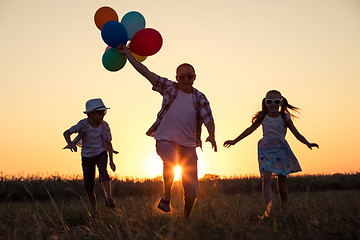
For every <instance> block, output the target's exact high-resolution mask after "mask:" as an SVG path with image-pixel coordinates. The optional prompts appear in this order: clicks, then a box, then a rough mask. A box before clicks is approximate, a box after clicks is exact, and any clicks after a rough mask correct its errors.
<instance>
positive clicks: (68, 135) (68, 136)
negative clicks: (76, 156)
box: [63, 130, 77, 152]
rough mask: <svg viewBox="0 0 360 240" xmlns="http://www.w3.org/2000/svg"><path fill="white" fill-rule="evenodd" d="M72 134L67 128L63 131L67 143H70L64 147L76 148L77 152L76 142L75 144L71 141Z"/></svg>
mask: <svg viewBox="0 0 360 240" xmlns="http://www.w3.org/2000/svg"><path fill="white" fill-rule="evenodd" d="M71 134H72V133H71V132H70V131H69V130H66V131H65V132H64V133H63V135H64V138H65V141H66V143H67V144H68V145H67V146H66V147H64V149H67V148H69V149H70V150H71V151H73V150H74V151H75V152H77V147H76V144H73V143H72V142H71V138H70V136H71Z"/></svg>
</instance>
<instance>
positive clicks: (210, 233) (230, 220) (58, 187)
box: [0, 173, 360, 239]
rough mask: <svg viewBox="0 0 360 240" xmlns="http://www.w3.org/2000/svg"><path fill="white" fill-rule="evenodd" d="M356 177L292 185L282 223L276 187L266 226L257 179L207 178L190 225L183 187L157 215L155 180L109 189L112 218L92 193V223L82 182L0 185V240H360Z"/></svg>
mask: <svg viewBox="0 0 360 240" xmlns="http://www.w3.org/2000/svg"><path fill="white" fill-rule="evenodd" d="M359 175H360V174H359V173H356V174H337V175H318V176H298V177H291V178H289V191H290V206H289V209H288V212H287V215H282V214H280V211H279V200H278V197H277V194H276V188H275V186H274V188H273V189H274V204H273V211H272V213H271V214H270V216H269V217H267V218H264V219H261V218H259V216H261V215H262V214H263V212H264V203H263V200H262V196H261V179H259V178H257V177H251V178H232V179H220V178H218V177H216V176H208V178H207V179H203V180H202V181H201V182H200V189H199V197H198V199H197V202H196V204H195V206H194V210H193V212H192V215H191V218H190V220H188V221H187V220H185V219H184V218H183V213H182V208H183V202H182V189H181V183H180V182H175V183H174V188H173V199H172V203H171V207H172V209H171V212H170V213H168V214H166V213H163V212H161V211H160V210H158V209H157V203H158V200H159V197H160V196H161V191H162V185H161V180H159V179H153V180H144V181H135V180H122V181H120V180H116V181H114V182H113V191H114V196H115V200H116V204H117V207H116V208H115V209H114V210H109V209H107V208H106V207H105V206H104V198H103V193H102V192H101V189H100V186H97V189H96V191H97V195H98V207H99V211H100V217H98V218H95V219H93V218H91V217H90V216H89V213H88V208H89V205H88V203H87V199H86V196H85V194H84V193H83V189H82V182H81V181H80V180H76V179H73V180H69V179H62V178H59V177H52V178H47V179H39V178H31V177H29V178H4V177H2V180H1V181H0V239H360V188H359V183H360V179H359ZM274 183H275V181H274ZM97 185H99V184H97ZM259 187H260V188H259ZM341 188H342V189H341Z"/></svg>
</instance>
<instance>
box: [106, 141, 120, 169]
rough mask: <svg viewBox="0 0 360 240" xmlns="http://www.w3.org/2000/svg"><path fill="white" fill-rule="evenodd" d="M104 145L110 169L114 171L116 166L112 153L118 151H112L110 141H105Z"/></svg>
mask: <svg viewBox="0 0 360 240" xmlns="http://www.w3.org/2000/svg"><path fill="white" fill-rule="evenodd" d="M106 145H107V151H108V152H109V165H110V167H111V170H113V172H115V170H116V166H115V163H114V158H113V153H115V154H117V153H118V152H117V151H114V149H113V147H112V144H111V142H110V141H109V142H107V143H106Z"/></svg>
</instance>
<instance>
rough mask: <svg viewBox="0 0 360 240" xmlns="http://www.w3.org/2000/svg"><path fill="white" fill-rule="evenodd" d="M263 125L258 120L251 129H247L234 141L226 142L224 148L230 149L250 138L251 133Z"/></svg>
mask: <svg viewBox="0 0 360 240" xmlns="http://www.w3.org/2000/svg"><path fill="white" fill-rule="evenodd" d="M260 124H261V121H258V120H256V121H255V122H254V123H253V124H251V126H250V127H248V128H247V129H245V131H244V132H242V133H241V134H240V135H239V136H238V137H237V138H235V139H234V140H227V141H226V142H224V147H227V148H229V147H230V146H231V145H235V144H236V143H237V142H239V141H240V140H242V139H243V138H245V137H247V136H249V135H250V134H251V133H253V132H254V131H255V130H256V129H257V128H258V127H259V126H260Z"/></svg>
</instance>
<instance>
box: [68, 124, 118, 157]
mask: <svg viewBox="0 0 360 240" xmlns="http://www.w3.org/2000/svg"><path fill="white" fill-rule="evenodd" d="M69 131H70V133H76V132H79V134H80V135H81V136H80V138H81V140H82V149H81V156H83V157H93V156H96V155H98V154H100V153H102V152H103V151H106V150H107V147H106V143H107V142H110V141H111V140H112V137H111V132H110V128H109V125H108V124H107V122H105V121H103V122H102V123H101V124H100V126H99V127H97V128H93V127H92V126H91V125H90V123H89V120H88V119H87V118H86V119H83V120H81V121H79V122H78V123H77V124H76V125H75V126H72V127H71V128H70V129H69Z"/></svg>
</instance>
